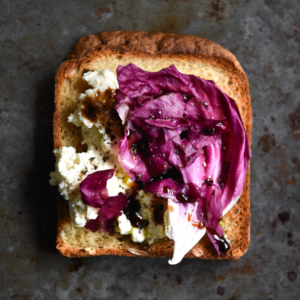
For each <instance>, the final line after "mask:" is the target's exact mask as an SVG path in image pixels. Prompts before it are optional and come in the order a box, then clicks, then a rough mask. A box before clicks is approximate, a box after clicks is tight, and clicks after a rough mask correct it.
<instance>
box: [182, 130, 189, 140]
mask: <svg viewBox="0 0 300 300" xmlns="http://www.w3.org/2000/svg"><path fill="white" fill-rule="evenodd" d="M180 138H181V139H182V140H184V139H187V138H188V132H187V131H186V130H185V131H182V132H181V133H180Z"/></svg>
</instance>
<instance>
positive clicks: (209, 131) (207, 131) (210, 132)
mask: <svg viewBox="0 0 300 300" xmlns="http://www.w3.org/2000/svg"><path fill="white" fill-rule="evenodd" d="M215 131H216V129H215V128H205V129H203V130H202V131H201V134H204V135H213V134H214V133H215Z"/></svg>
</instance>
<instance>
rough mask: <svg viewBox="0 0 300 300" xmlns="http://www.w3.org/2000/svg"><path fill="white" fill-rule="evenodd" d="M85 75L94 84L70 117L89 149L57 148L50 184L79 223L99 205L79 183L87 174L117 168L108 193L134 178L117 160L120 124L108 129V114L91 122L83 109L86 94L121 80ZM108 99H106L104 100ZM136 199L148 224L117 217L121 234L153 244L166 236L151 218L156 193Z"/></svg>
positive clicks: (127, 185) (108, 74)
mask: <svg viewBox="0 0 300 300" xmlns="http://www.w3.org/2000/svg"><path fill="white" fill-rule="evenodd" d="M83 79H84V80H85V81H86V82H87V83H88V84H89V85H90V86H91V87H92V88H91V89H88V90H86V91H85V93H82V94H81V95H80V96H79V103H78V106H77V109H76V110H75V111H74V113H72V114H71V115H70V116H69V117H68V121H69V122H71V123H73V124H74V125H75V126H77V127H81V132H82V137H83V141H82V144H86V145H87V152H83V153H76V149H75V148H73V147H61V148H59V149H57V150H54V154H55V156H56V164H55V171H54V172H52V173H51V174H50V176H51V179H50V184H51V185H58V190H59V192H60V193H61V195H62V196H63V197H64V198H65V199H66V200H69V209H70V216H71V221H72V223H73V224H74V225H75V226H77V227H84V226H85V224H86V222H87V221H88V220H92V219H96V218H97V214H98V209H97V208H94V207H92V206H88V205H85V204H84V203H83V201H82V199H81V194H80V183H81V182H82V181H83V180H84V179H85V178H86V176H87V175H89V174H91V173H93V172H96V171H101V170H107V169H112V168H115V169H116V172H115V174H114V176H113V177H112V178H111V179H109V180H108V181H107V190H108V194H109V196H116V195H117V194H118V193H119V192H122V193H125V191H126V190H128V189H130V183H131V182H132V181H131V179H130V177H129V176H128V174H127V173H126V172H125V170H124V169H123V168H122V166H121V165H120V163H119V161H118V153H119V142H120V140H121V136H120V134H119V132H120V130H119V128H117V126H118V125H117V124H111V126H110V130H109V132H107V124H108V122H109V121H111V120H110V117H109V116H105V114H104V116H103V118H101V120H96V121H95V122H92V121H91V120H89V119H88V118H86V117H85V115H84V113H83V109H84V101H85V99H86V98H87V97H89V98H95V99H97V98H99V97H101V95H102V94H101V93H104V92H105V91H107V90H109V89H110V90H111V92H112V93H113V91H114V90H115V89H117V88H118V82H117V79H116V76H115V75H114V73H113V72H111V71H109V70H99V71H93V72H87V73H85V74H84V75H83ZM101 101H102V102H105V101H106V100H105V99H102V100H101ZM137 200H139V201H140V204H141V211H140V215H141V217H142V218H143V219H145V220H147V221H148V222H149V225H148V226H147V227H146V228H143V229H139V228H136V227H132V225H131V223H130V221H129V220H128V219H127V217H126V215H125V214H124V213H123V212H122V215H121V216H120V217H118V219H117V223H118V226H117V231H119V232H120V233H121V234H122V235H131V239H132V240H133V241H134V242H140V243H141V242H144V241H147V242H148V243H149V244H152V243H153V242H154V241H155V240H157V239H160V238H163V237H165V230H164V226H163V225H156V224H155V223H154V222H153V220H152V214H153V212H152V209H151V202H152V200H153V195H152V194H150V193H146V192H144V191H139V192H138V194H137Z"/></svg>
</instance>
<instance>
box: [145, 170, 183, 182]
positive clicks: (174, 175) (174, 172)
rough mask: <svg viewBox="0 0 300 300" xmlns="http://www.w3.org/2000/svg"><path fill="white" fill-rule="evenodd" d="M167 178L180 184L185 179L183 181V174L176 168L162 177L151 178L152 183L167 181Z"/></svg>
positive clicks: (167, 171)
mask: <svg viewBox="0 0 300 300" xmlns="http://www.w3.org/2000/svg"><path fill="white" fill-rule="evenodd" d="M167 178H171V179H173V180H174V181H176V182H178V183H183V179H182V175H181V173H180V172H179V171H178V170H177V169H176V168H174V167H172V168H170V169H168V170H166V171H165V172H164V173H163V174H161V175H157V176H155V177H151V180H150V181H151V182H153V181H157V180H161V179H167Z"/></svg>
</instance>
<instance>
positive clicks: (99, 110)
mask: <svg viewBox="0 0 300 300" xmlns="http://www.w3.org/2000/svg"><path fill="white" fill-rule="evenodd" d="M82 104H83V108H82V110H81V113H82V115H83V116H84V117H85V118H86V119H88V120H90V121H91V122H97V120H99V119H100V118H101V116H102V115H103V114H104V113H105V108H104V106H103V105H102V104H100V103H99V102H96V101H95V100H94V99H93V98H91V97H86V98H84V100H83V103H82Z"/></svg>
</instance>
